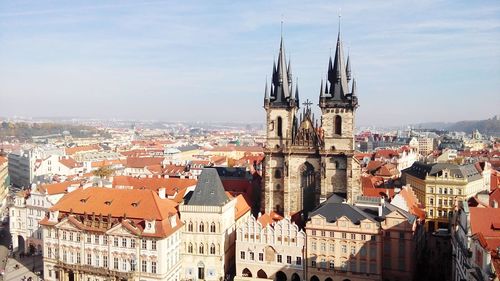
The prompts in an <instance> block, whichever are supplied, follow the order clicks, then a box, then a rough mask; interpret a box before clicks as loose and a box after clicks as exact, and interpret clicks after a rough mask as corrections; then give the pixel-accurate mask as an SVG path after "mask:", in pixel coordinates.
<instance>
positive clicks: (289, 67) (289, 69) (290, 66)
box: [286, 58, 292, 82]
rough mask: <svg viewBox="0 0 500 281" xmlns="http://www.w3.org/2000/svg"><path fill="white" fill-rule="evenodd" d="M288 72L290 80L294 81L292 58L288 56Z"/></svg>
mask: <svg viewBox="0 0 500 281" xmlns="http://www.w3.org/2000/svg"><path fill="white" fill-rule="evenodd" d="M286 72H287V73H288V81H290V82H291V81H292V63H291V60H290V58H288V66H287V70H286Z"/></svg>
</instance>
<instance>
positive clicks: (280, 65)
mask: <svg viewBox="0 0 500 281" xmlns="http://www.w3.org/2000/svg"><path fill="white" fill-rule="evenodd" d="M285 62H286V59H285V54H284V47H283V40H282V41H281V45H280V53H279V56H278V61H277V64H275V66H274V68H273V75H272V83H271V87H270V91H269V92H268V87H267V85H266V91H265V99H264V108H265V110H266V120H267V129H266V132H267V135H266V136H267V138H266V144H265V147H264V153H265V159H264V165H263V166H264V177H263V188H262V196H261V198H262V200H261V210H262V211H263V212H265V213H270V212H272V211H274V212H278V213H280V214H285V215H289V214H294V213H297V212H299V211H303V213H304V214H305V215H306V216H307V213H308V212H309V211H311V210H313V209H314V208H315V207H316V206H317V205H318V204H319V203H320V202H321V201H323V200H326V198H328V197H329V196H330V195H332V194H333V193H337V194H343V195H344V196H345V197H347V199H348V200H349V201H353V199H354V198H356V197H357V196H358V195H360V185H361V184H360V174H361V172H360V164H359V162H358V161H357V160H356V159H355V158H354V157H353V156H354V146H355V145H354V128H355V123H354V120H355V110H356V108H357V106H358V101H357V96H356V85H355V81H354V80H353V81H352V83H351V71H350V65H349V62H347V64H345V63H344V57H343V50H342V44H341V41H340V37H339V39H338V42H337V50H336V53H335V60H334V62H332V59H331V58H330V65H329V69H328V80H327V81H325V82H326V83H325V87H323V82H322V84H321V91H320V102H319V106H320V108H321V114H322V115H321V118H320V119H319V120H317V119H315V117H314V115H313V114H312V113H311V108H310V105H312V103H311V102H309V101H306V102H305V103H304V108H303V111H302V113H301V114H300V116H299V114H298V113H299V106H300V103H299V93H298V87H296V89H295V92H294V91H293V84H292V73H291V66H290V62H288V64H286V63H285ZM349 85H352V87H349ZM318 121H319V124H318Z"/></svg>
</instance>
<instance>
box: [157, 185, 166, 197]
mask: <svg viewBox="0 0 500 281" xmlns="http://www.w3.org/2000/svg"><path fill="white" fill-rule="evenodd" d="M165 194H166V190H165V187H161V188H159V189H158V195H159V196H160V199H165V198H166V195H165Z"/></svg>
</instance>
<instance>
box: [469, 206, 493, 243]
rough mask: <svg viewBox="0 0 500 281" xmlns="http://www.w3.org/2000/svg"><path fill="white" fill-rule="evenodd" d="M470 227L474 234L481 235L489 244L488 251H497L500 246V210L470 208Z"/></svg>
mask: <svg viewBox="0 0 500 281" xmlns="http://www.w3.org/2000/svg"><path fill="white" fill-rule="evenodd" d="M469 211H470V226H471V231H472V234H477V233H481V234H482V235H483V236H484V239H485V240H486V242H487V243H488V247H487V249H488V250H495V249H496V248H497V247H499V246H500V228H496V226H497V224H500V209H499V208H475V207H471V208H469Z"/></svg>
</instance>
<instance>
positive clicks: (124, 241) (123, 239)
mask: <svg viewBox="0 0 500 281" xmlns="http://www.w3.org/2000/svg"><path fill="white" fill-rule="evenodd" d="M122 247H123V248H127V238H122Z"/></svg>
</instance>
